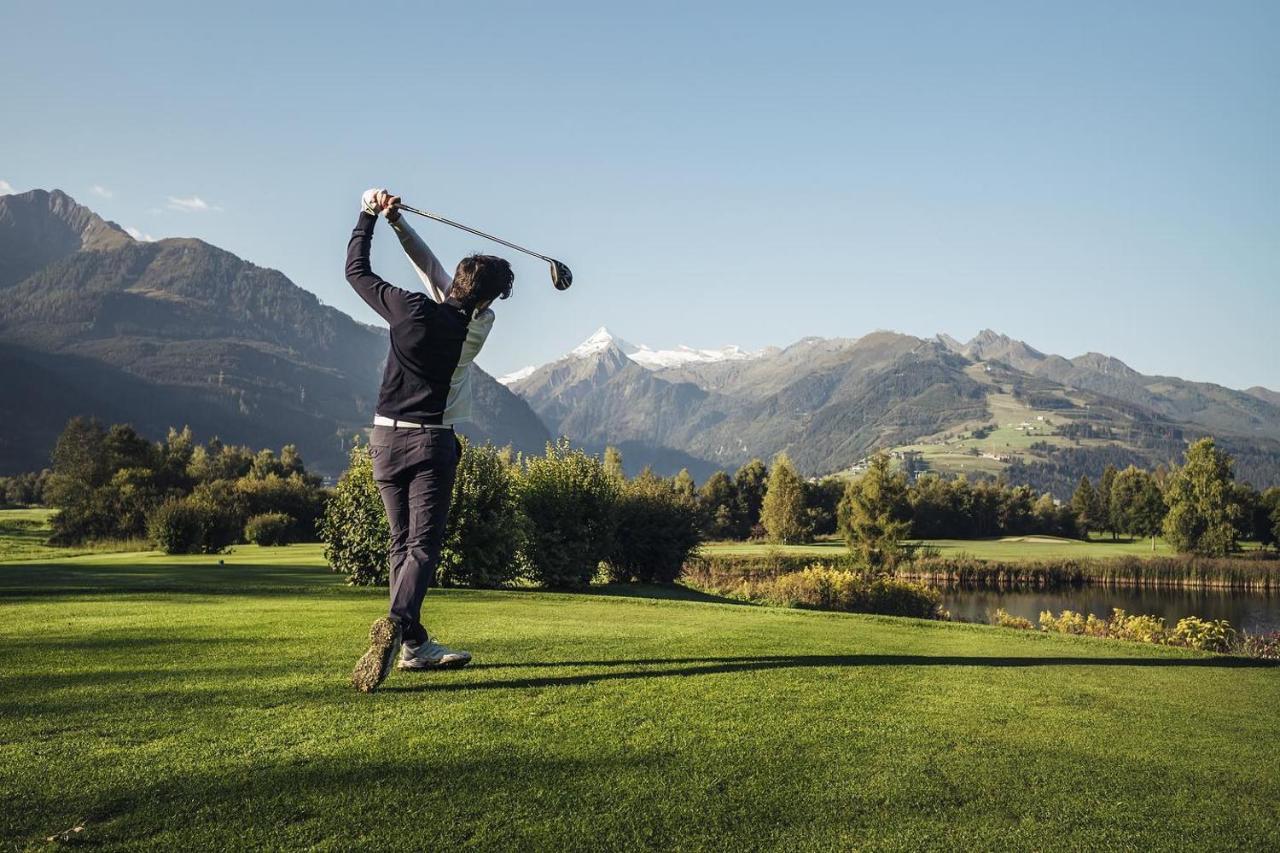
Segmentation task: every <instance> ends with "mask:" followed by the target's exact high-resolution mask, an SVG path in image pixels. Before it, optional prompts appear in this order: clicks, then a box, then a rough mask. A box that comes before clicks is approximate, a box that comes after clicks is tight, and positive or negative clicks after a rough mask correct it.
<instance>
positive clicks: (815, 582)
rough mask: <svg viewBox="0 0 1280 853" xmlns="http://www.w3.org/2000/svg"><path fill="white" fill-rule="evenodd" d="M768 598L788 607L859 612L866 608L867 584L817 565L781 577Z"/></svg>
mask: <svg viewBox="0 0 1280 853" xmlns="http://www.w3.org/2000/svg"><path fill="white" fill-rule="evenodd" d="M764 595H765V596H767V597H768V599H770V600H771V601H772V602H773V603H775V604H782V605H785V606H787V607H812V608H815V609H818V610H847V611H858V610H865V609H866V603H867V584H866V583H865V582H864V581H863V580H862V577H861V576H860V575H856V574H854V573H853V572H849V571H843V570H841V569H833V568H830V567H828V566H823V565H819V564H815V565H812V566H810V567H809V568H807V569H804V570H802V571H799V572H792V573H791V574H788V575H782V576H781V577H779V578H777V579H776V580H774V581H773V583H772V588H771V590H767V591H764Z"/></svg>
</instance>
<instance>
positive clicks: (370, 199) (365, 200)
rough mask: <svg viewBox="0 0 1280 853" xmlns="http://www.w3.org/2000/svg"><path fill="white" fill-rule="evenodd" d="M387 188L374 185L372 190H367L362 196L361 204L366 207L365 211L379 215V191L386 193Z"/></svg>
mask: <svg viewBox="0 0 1280 853" xmlns="http://www.w3.org/2000/svg"><path fill="white" fill-rule="evenodd" d="M385 192H386V190H384V189H382V188H381V187H374V188H373V189H371V190H365V191H364V195H362V196H360V206H361V207H362V208H364V212H365V213H371V214H373V215H374V216H377V215H378V193H385Z"/></svg>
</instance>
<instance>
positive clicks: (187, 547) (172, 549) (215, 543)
mask: <svg viewBox="0 0 1280 853" xmlns="http://www.w3.org/2000/svg"><path fill="white" fill-rule="evenodd" d="M147 532H148V533H149V535H150V536H151V538H152V539H153V540H155V542H156V545H157V546H159V548H160V549H161V550H162V551H164V552H165V553H166V554H193V553H201V554H217V553H219V552H221V551H223V550H225V549H226V547H227V546H228V545H231V544H232V543H234V542H235V541H236V539H237V538H238V537H239V535H240V526H239V519H238V518H237V517H236V515H235V513H234V511H232V510H231V509H229V508H228V507H226V506H223V505H221V504H219V503H217V502H216V501H214V500H211V499H209V498H208V497H205V496H198V495H189V496H187V497H185V498H170V499H169V500H167V501H165V502H164V503H162V504H160V506H158V507H156V508H155V509H154V510H152V512H151V515H150V516H149V517H148V519H147Z"/></svg>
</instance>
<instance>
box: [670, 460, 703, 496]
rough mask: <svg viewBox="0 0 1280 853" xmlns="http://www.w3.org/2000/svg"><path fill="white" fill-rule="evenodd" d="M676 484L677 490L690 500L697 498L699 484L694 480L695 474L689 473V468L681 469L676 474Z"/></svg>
mask: <svg viewBox="0 0 1280 853" xmlns="http://www.w3.org/2000/svg"><path fill="white" fill-rule="evenodd" d="M674 485H675V489H676V491H677V492H679V493H680V494H681V495H682V496H684V497H686V498H688V499H689V500H690V501H693V500H695V499H696V497H697V494H698V486H697V484H696V483H695V482H693V475H692V474H690V473H689V469H688V468H681V469H680V472H679V473H678V474H676V478H675V481H674Z"/></svg>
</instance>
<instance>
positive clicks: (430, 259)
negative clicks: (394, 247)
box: [391, 214, 453, 302]
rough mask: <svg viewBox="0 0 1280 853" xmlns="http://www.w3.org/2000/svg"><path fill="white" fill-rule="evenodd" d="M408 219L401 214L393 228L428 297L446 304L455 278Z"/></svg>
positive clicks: (392, 224)
mask: <svg viewBox="0 0 1280 853" xmlns="http://www.w3.org/2000/svg"><path fill="white" fill-rule="evenodd" d="M407 218H408V217H406V216H405V215H404V214H400V218H398V219H397V220H396V221H395V222H392V223H391V228H392V230H394V231H395V232H396V236H397V237H399V238H400V247H401V248H403V249H404V253H405V254H406V255H408V256H409V261H410V262H411V263H412V264H413V268H414V270H415V271H416V272H417V273H418V278H420V279H422V284H423V285H424V286H425V287H426V289H427V295H428V296H430V297H431V298H432V299H434V300H435V301H436V302H444V300H445V299H446V298H447V297H448V296H449V289H450V288H451V287H453V276H451V275H449V273H448V272H447V271H445V268H444V266H443V265H442V264H441V263H440V259H439V258H437V257H436V255H435V253H434V252H432V251H431V249H430V248H429V247H428V246H427V244H426V242H425V241H424V240H423V239H422V238H421V237H419V236H418V232H416V231H414V230H413V228H411V227H410V226H409V223H408V222H407V221H406V220H407Z"/></svg>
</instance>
